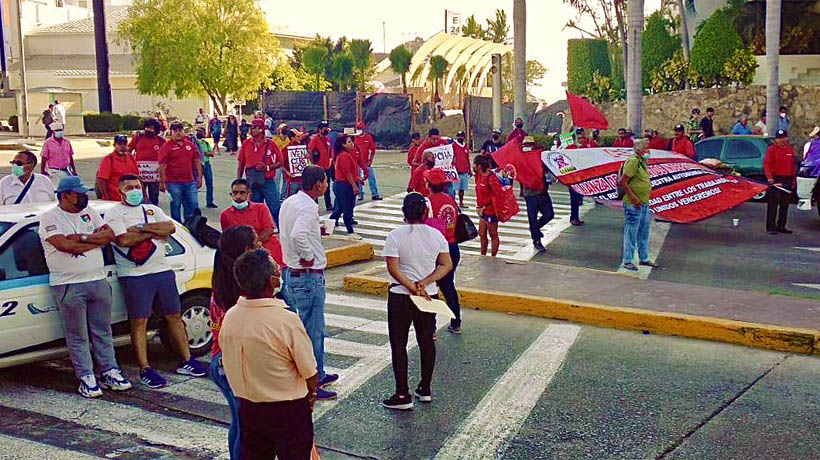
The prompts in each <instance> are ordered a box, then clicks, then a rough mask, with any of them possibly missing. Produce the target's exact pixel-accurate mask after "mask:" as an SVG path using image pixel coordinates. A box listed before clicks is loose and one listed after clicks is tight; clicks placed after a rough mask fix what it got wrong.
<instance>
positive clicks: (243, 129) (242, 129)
mask: <svg viewBox="0 0 820 460" xmlns="http://www.w3.org/2000/svg"><path fill="white" fill-rule="evenodd" d="M250 130H251V125H249V124H248V120H246V119H244V118H243V119H242V121H241V122H240V123H239V139H240V140H241V141H242V142H243V143H244V142H245V139H247V138H248V132H249V131H250Z"/></svg>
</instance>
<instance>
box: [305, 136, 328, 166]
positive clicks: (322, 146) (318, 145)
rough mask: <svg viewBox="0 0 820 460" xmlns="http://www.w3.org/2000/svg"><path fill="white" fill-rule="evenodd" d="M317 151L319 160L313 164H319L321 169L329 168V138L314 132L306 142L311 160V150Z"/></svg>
mask: <svg viewBox="0 0 820 460" xmlns="http://www.w3.org/2000/svg"><path fill="white" fill-rule="evenodd" d="M315 151H318V152H319V161H315V162H314V163H313V164H315V165H317V166H321V167H322V169H324V170H328V169H330V160H331V155H330V138H329V137H327V136H323V135H322V134H314V135H313V137H312V138H310V142H309V143H308V153H310V158H311V161H313V152H315Z"/></svg>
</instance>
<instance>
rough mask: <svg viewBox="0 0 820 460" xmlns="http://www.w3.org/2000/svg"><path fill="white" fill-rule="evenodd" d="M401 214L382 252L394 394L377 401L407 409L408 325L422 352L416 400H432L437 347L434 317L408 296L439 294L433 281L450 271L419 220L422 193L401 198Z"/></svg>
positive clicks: (443, 247) (439, 240)
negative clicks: (387, 276)
mask: <svg viewBox="0 0 820 460" xmlns="http://www.w3.org/2000/svg"><path fill="white" fill-rule="evenodd" d="M402 213H403V214H404V221H405V222H407V225H402V226H400V227H398V228H397V229H395V230H393V231H391V232H390V233H389V234H388V235H387V240H386V241H385V242H384V249H383V250H382V255H383V256H384V258H385V260H386V261H387V271H388V272H389V273H390V291H389V293H388V297H387V329H388V333H389V335H390V350H391V352H392V355H393V373H394V376H395V378H396V393H395V394H393V396H391V397H390V398H388V399H385V400H384V401H382V405H383V406H384V407H387V408H388V409H398V410H408V409H412V408H413V398H412V397H411V396H410V390H409V387H408V385H407V336H408V334H409V332H410V324H412V325H413V328H415V330H416V337H417V339H418V344H419V354H420V355H421V382H419V386H418V387H417V388H416V390H415V391H414V394H415V395H416V398H418V400H419V401H421V402H431V401H432V400H433V393H432V390H431V389H430V383H431V381H432V379H433V367H434V366H435V362H436V345H435V343H434V342H433V334H434V333H435V329H436V315H435V314H434V313H424V312H422V311H421V310H419V309H418V307H416V305H415V304H414V303H413V300H412V298H411V297H410V296H411V295H413V296H422V297H425V298H427V299H430V298H438V294H437V292H438V288H437V287H436V284H435V283H436V281H438V280H440V279H441V278H443V277H444V276H445V275H446V274H447V273H448V272H450V270H452V269H453V261H452V259H451V258H450V249H449V246H448V245H447V240H446V239H445V238H444V235H442V233H441V232H440V231H439V230H437V229H435V228H433V227H431V226H429V225H426V224H425V223H424V218H425V216H427V200H425V199H424V196H422V195H421V194H420V193H418V192H412V193H409V194H408V195H407V196H405V197H404V203H403V205H402Z"/></svg>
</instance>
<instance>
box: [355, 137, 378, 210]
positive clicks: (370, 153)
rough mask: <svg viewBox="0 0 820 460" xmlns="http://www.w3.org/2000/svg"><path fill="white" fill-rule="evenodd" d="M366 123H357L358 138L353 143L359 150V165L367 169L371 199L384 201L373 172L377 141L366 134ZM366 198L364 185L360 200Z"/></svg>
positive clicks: (366, 174)
mask: <svg viewBox="0 0 820 460" xmlns="http://www.w3.org/2000/svg"><path fill="white" fill-rule="evenodd" d="M364 127H365V126H364V123H362V122H361V121H360V122H358V123H356V136H355V137H354V138H353V143H354V144H356V147H357V148H358V149H359V163H360V164H361V165H362V168H364V169H365V174H364V175H365V176H366V177H367V186H368V187H369V188H370V199H371V200H373V201H380V200H382V197H381V195H379V184H378V182H377V181H376V172H375V171H374V170H373V160H375V159H376V141H375V140H374V139H373V136H372V135H371V134H370V133H366V132H364ZM363 197H364V184H362V189H361V191H360V192H359V199H362V198H363Z"/></svg>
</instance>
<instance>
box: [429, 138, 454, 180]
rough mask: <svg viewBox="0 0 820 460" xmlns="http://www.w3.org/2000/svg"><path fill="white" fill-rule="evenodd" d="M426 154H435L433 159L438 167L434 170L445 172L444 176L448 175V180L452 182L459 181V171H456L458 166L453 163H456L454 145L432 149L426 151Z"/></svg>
mask: <svg viewBox="0 0 820 460" xmlns="http://www.w3.org/2000/svg"><path fill="white" fill-rule="evenodd" d="M425 152H430V153H432V154H433V158H435V159H436V166H435V167H434V168H435V169H440V170H442V171H444V174H447V179H448V180H449V181H450V182H458V181H459V178H458V171H456V166H455V164H454V163H453V162H454V161H455V154H454V153H453V144H447V145H439V146H438V147H431V148H429V149H427V150H425Z"/></svg>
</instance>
